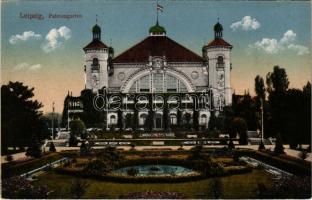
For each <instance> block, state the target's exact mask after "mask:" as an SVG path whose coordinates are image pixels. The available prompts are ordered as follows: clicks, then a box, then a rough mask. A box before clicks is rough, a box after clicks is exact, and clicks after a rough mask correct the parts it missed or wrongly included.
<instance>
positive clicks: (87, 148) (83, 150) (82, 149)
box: [80, 142, 91, 156]
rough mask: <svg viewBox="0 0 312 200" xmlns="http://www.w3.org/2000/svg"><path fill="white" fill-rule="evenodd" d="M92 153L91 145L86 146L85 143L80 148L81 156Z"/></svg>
mask: <svg viewBox="0 0 312 200" xmlns="http://www.w3.org/2000/svg"><path fill="white" fill-rule="evenodd" d="M90 151H91V147H90V145H88V144H86V143H85V142H82V143H81V146H80V156H87V155H90Z"/></svg>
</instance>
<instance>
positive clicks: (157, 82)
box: [84, 23, 232, 127]
mask: <svg viewBox="0 0 312 200" xmlns="http://www.w3.org/2000/svg"><path fill="white" fill-rule="evenodd" d="M218 24H219V23H218ZM156 26H158V23H157V25H156ZM220 26H221V25H220ZM158 28H159V26H158ZM161 28H162V27H161ZM150 30H151V29H150ZM96 31H99V32H96V36H97V37H99V38H97V39H98V40H95V41H93V42H94V43H95V44H92V42H91V43H90V44H91V45H90V44H89V45H88V47H85V48H84V50H85V87H86V89H90V90H92V91H93V92H94V93H96V92H98V90H100V89H102V88H103V87H105V88H106V89H107V91H108V92H112V93H119V92H121V93H171V92H173V93H192V92H201V91H204V90H209V89H212V91H213V97H214V102H213V104H214V106H215V107H222V106H227V105H230V104H231V103H232V89H231V55H230V52H231V48H232V46H231V45H230V44H228V43H226V42H225V41H224V40H223V39H222V26H221V30H216V26H215V40H213V41H212V42H210V43H208V44H207V45H206V46H204V47H203V56H202V60H199V61H198V60H197V61H185V60H183V61H179V60H175V61H170V60H168V57H167V55H166V54H165V53H164V55H150V56H149V57H148V61H147V62H117V61H114V60H113V61H112V66H110V65H109V58H110V55H109V47H106V45H104V44H103V43H101V42H100V35H98V34H100V30H96ZM93 35H95V33H94V32H93ZM149 37H158V38H161V37H167V36H166V34H165V31H163V32H161V33H158V32H157V34H155V33H150V35H149ZM220 41H221V42H220ZM98 43H100V45H101V47H99V46H98ZM183 48H184V47H183ZM169 50H170V49H169ZM188 51H189V50H188ZM190 52H191V51H190ZM191 53H192V52H191ZM192 54H194V53H192ZM124 101H127V99H125V100H124ZM127 112H128V113H132V111H124V112H123V114H122V116H123V118H125V116H126V114H127ZM184 113H189V114H192V113H193V111H192V108H190V109H189V110H188V109H186V110H185V111H184ZM155 114H156V115H155V116H156V118H157V116H158V115H159V116H161V115H162V112H161V111H159V112H158V111H157V112H156V113H155ZM146 115H147V112H146V111H143V112H139V113H138V120H139V122H138V124H139V125H143V124H144V122H145V119H146ZM176 115H177V113H176V111H174V110H170V111H169V120H170V123H171V124H176V123H177V118H176ZM198 117H199V120H198V121H199V124H200V125H203V126H205V127H207V126H208V121H209V117H210V111H208V110H200V112H199V116H198ZM117 118H118V115H117V112H113V111H112V112H109V113H108V115H107V122H108V123H109V124H116V123H117ZM155 120H157V119H155ZM154 123H155V124H156V123H158V122H156V121H155V122H154ZM159 123H162V122H159ZM155 126H156V125H155Z"/></svg>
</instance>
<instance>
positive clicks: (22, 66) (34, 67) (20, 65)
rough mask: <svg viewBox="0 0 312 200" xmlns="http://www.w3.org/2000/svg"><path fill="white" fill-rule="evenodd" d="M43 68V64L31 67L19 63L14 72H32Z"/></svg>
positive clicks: (24, 63)
mask: <svg viewBox="0 0 312 200" xmlns="http://www.w3.org/2000/svg"><path fill="white" fill-rule="evenodd" d="M41 68H42V65H41V64H35V65H30V64H28V63H26V62H23V63H19V64H17V65H16V66H15V67H14V70H18V71H19V70H31V71H37V70H39V69H41Z"/></svg>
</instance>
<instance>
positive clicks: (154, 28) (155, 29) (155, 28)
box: [149, 22, 166, 34]
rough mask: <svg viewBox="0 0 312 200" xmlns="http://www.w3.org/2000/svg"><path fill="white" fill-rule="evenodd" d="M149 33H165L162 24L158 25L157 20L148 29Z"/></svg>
mask: <svg viewBox="0 0 312 200" xmlns="http://www.w3.org/2000/svg"><path fill="white" fill-rule="evenodd" d="M149 33H156V34H157V33H158V34H159V33H166V29H165V28H164V27H162V26H159V24H158V22H157V23H156V25H155V26H152V27H151V28H150V29H149Z"/></svg>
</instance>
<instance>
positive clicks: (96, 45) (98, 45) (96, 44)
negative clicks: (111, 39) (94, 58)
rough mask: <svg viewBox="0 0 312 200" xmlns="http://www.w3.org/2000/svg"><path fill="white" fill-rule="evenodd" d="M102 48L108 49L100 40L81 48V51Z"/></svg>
mask: <svg viewBox="0 0 312 200" xmlns="http://www.w3.org/2000/svg"><path fill="white" fill-rule="evenodd" d="M103 48H108V47H107V46H106V44H104V43H103V42H102V41H100V40H93V41H92V42H90V43H89V44H88V45H87V46H85V47H84V48H83V50H86V49H103Z"/></svg>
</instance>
